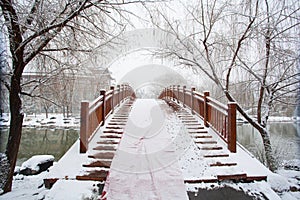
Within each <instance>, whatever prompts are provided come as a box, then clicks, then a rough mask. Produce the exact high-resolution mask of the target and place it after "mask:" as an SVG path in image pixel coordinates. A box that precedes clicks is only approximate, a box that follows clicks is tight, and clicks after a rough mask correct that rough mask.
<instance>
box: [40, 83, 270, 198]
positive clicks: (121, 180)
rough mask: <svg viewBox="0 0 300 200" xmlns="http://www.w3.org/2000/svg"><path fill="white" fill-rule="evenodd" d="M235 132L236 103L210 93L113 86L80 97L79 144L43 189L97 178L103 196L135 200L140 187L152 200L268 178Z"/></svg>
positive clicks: (192, 90) (66, 155)
mask: <svg viewBox="0 0 300 200" xmlns="http://www.w3.org/2000/svg"><path fill="white" fill-rule="evenodd" d="M236 134H237V133H236V103H235V102H229V103H228V104H227V105H224V104H222V103H220V102H218V101H217V100H215V99H214V98H213V97H211V96H210V93H209V92H208V91H205V92H203V93H200V92H198V91H196V90H195V88H191V89H187V88H186V87H185V86H183V87H181V86H179V85H176V86H175V85H173V86H170V87H167V88H165V89H164V90H163V91H162V92H161V94H160V95H159V97H158V98H157V99H137V98H136V96H135V93H134V91H133V89H132V88H131V87H130V86H129V85H118V86H117V87H111V88H110V90H109V91H104V90H102V91H100V94H99V97H98V98H96V99H95V100H94V101H92V102H88V101H83V102H81V125H80V142H78V143H77V144H75V145H74V147H72V148H71V149H70V150H69V152H67V153H66V154H65V155H64V157H63V158H62V159H61V160H60V161H59V162H58V164H57V165H56V166H54V167H53V169H52V170H51V171H50V174H49V175H48V177H47V178H46V179H45V180H44V181H45V186H46V187H48V188H51V187H52V185H53V184H54V183H55V182H56V181H57V180H59V179H63V180H74V179H76V180H78V181H87V180H88V181H101V182H105V186H104V189H103V195H104V196H110V195H118V196H119V197H120V198H121V197H124V198H125V199H126V198H133V199H140V198H141V196H136V195H141V193H137V192H136V191H139V190H141V191H143V193H142V194H146V195H147V194H149V195H150V194H151V195H152V196H153V199H157V198H158V199H159V197H160V196H164V197H166V196H167V197H168V198H169V199H186V188H187V187H193V185H195V184H201V183H220V182H224V181H234V182H253V181H264V180H266V179H267V175H268V174H269V173H270V172H269V170H268V169H266V168H265V167H264V166H263V165H262V164H261V163H260V162H259V161H258V160H256V159H255V158H254V157H253V156H252V155H251V154H250V153H249V152H248V151H247V150H246V149H245V148H244V147H242V146H241V145H239V144H238V143H237V142H236ZM124 195H125V196H124ZM126 195H127V196H126ZM151 195H150V196H151ZM121 199H122V198H121Z"/></svg>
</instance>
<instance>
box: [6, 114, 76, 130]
mask: <svg viewBox="0 0 300 200" xmlns="http://www.w3.org/2000/svg"><path fill="white" fill-rule="evenodd" d="M9 123H10V115H9V114H8V113H4V114H3V115H2V117H0V127H9ZM79 126H80V117H79V116H72V117H64V116H63V114H55V113H50V114H48V117H46V114H44V113H42V114H33V115H26V114H25V116H24V120H23V127H29V128H79Z"/></svg>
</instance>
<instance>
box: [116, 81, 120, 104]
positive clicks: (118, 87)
mask: <svg viewBox="0 0 300 200" xmlns="http://www.w3.org/2000/svg"><path fill="white" fill-rule="evenodd" d="M117 102H118V106H119V105H120V85H117Z"/></svg>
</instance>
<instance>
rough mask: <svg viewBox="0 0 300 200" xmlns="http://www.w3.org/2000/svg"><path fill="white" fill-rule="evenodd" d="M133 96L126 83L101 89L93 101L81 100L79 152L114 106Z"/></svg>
mask: <svg viewBox="0 0 300 200" xmlns="http://www.w3.org/2000/svg"><path fill="white" fill-rule="evenodd" d="M130 97H133V98H135V94H134V91H133V90H132V88H131V87H130V86H128V85H118V86H117V87H116V88H114V87H111V88H110V90H109V91H105V90H101V91H100V96H99V97H98V98H96V99H95V100H94V101H92V102H89V101H82V102H81V113H80V119H81V121H80V153H85V152H86V151H87V149H88V143H89V141H90V139H91V138H92V136H93V135H94V134H95V133H96V132H97V130H98V128H99V127H100V126H102V125H103V124H104V123H105V119H106V118H107V117H108V116H109V115H110V114H111V113H113V112H114V108H115V107H116V106H118V105H120V103H121V102H122V101H124V100H125V99H127V98H130Z"/></svg>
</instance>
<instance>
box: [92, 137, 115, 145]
mask: <svg viewBox="0 0 300 200" xmlns="http://www.w3.org/2000/svg"><path fill="white" fill-rule="evenodd" d="M119 142H120V140H116V139H108V138H103V139H102V138H101V140H100V141H97V144H119Z"/></svg>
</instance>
